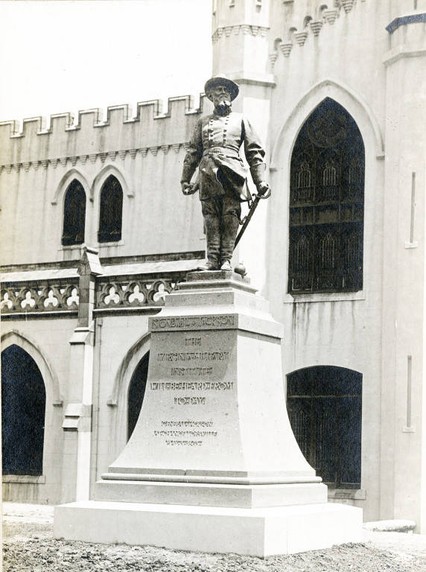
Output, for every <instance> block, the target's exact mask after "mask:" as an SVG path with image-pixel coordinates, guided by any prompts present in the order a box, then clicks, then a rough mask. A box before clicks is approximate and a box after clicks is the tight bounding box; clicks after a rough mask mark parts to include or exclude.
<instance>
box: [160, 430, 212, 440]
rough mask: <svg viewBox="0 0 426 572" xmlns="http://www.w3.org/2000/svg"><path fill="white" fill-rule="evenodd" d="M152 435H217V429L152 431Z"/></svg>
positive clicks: (183, 436)
mask: <svg viewBox="0 0 426 572" xmlns="http://www.w3.org/2000/svg"><path fill="white" fill-rule="evenodd" d="M154 437H180V438H182V439H183V438H189V437H192V438H194V439H195V438H196V437H217V431H154Z"/></svg>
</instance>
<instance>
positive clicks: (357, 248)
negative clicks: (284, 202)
mask: <svg viewBox="0 0 426 572" xmlns="http://www.w3.org/2000/svg"><path fill="white" fill-rule="evenodd" d="M364 171H365V151H364V143H363V140H362V137H361V133H360V131H359V129H358V127H357V125H356V123H355V121H354V119H353V118H352V117H351V115H349V113H348V112H347V111H346V110H345V109H344V108H343V107H342V106H341V105H339V104H338V103H337V102H336V101H334V100H332V99H330V98H326V99H325V100H324V101H323V102H322V103H321V104H320V105H319V106H318V107H317V108H316V109H315V110H314V111H313V113H312V114H311V115H310V116H309V117H308V119H307V120H306V122H305V123H304V125H303V127H302V129H301V130H300V133H299V135H298V137H297V140H296V143H295V146H294V150H293V154H292V159H291V173H290V241H289V279H288V291H289V292H290V293H292V294H304V293H311V292H356V291H358V290H361V289H362V285H363V228H364Z"/></svg>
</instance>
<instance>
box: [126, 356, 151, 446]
mask: <svg viewBox="0 0 426 572" xmlns="http://www.w3.org/2000/svg"><path fill="white" fill-rule="evenodd" d="M148 364H149V352H148V353H146V354H145V355H144V357H143V358H142V359H141V361H140V362H139V363H138V365H137V367H136V369H135V371H134V373H133V375H132V379H131V380H130V385H129V393H128V398H127V439H130V437H131V435H132V433H133V430H134V428H135V426H136V423H137V420H138V418H139V413H140V411H141V408H142V403H143V398H144V396H145V389H146V381H147V379H148Z"/></svg>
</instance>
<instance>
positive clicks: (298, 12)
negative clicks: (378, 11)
mask: <svg viewBox="0 0 426 572" xmlns="http://www.w3.org/2000/svg"><path fill="white" fill-rule="evenodd" d="M364 2H366V0H329V1H328V2H327V1H325V2H324V1H323V0H317V1H316V2H310V3H298V2H295V1H294V0H282V5H283V10H284V26H283V27H282V29H281V30H280V35H279V36H278V37H275V39H273V40H272V46H271V51H270V53H269V61H270V64H271V65H272V67H273V66H274V64H275V62H276V61H277V59H278V57H279V56H280V54H282V55H283V56H284V57H286V58H288V57H289V56H290V54H291V53H292V50H293V49H295V48H296V47H302V46H304V45H305V43H306V41H307V40H308V38H309V37H310V36H311V37H313V38H317V37H318V36H319V35H320V33H321V34H325V33H327V30H328V29H330V27H331V26H333V25H334V24H335V22H336V20H338V19H339V18H345V17H346V16H347V15H349V13H350V12H351V11H352V10H353V8H354V7H355V5H356V4H360V3H364ZM275 31H276V28H275Z"/></svg>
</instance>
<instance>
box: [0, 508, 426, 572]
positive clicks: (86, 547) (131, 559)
mask: <svg viewBox="0 0 426 572" xmlns="http://www.w3.org/2000/svg"><path fill="white" fill-rule="evenodd" d="M6 504H7V506H6V508H5V509H4V513H5V514H4V519H3V522H4V526H3V531H4V542H3V570H4V571H5V572H30V571H31V572H50V571H52V572H53V571H55V572H77V571H85V572H86V571H87V572H89V571H96V570H106V571H108V570H111V571H114V572H122V571H132V570H134V571H147V572H148V571H149V572H154V571H161V572H225V571H226V572H243V571H250V572H251V571H253V572H302V571H303V572H346V571H350V572H426V537H425V536H420V535H417V534H403V533H389V532H368V533H366V541H365V542H364V543H362V544H345V545H343V546H336V547H333V548H331V549H328V550H315V551H312V552H304V553H301V554H293V555H289V556H274V557H268V558H264V559H262V558H255V557H248V556H239V555H237V554H204V553H201V552H184V551H177V550H167V549H164V548H156V547H153V546H127V545H102V544H89V543H84V542H75V541H65V540H55V539H54V538H53V530H52V509H51V507H31V508H30V507H29V506H28V505H27V506H26V507H23V508H20V507H22V506H23V505H11V504H9V503H6Z"/></svg>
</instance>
